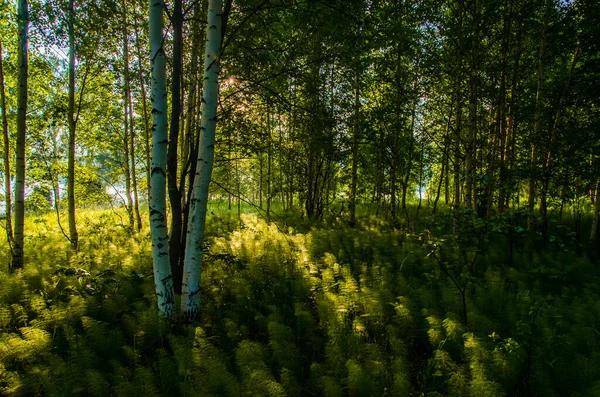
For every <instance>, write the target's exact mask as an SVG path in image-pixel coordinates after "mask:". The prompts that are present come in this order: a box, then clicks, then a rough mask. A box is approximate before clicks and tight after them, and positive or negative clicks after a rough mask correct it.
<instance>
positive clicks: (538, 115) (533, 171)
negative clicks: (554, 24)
mask: <svg viewBox="0 0 600 397" xmlns="http://www.w3.org/2000/svg"><path fill="white" fill-rule="evenodd" d="M550 4H551V1H550V0H546V10H545V11H544V27H543V29H542V37H541V39H540V54H539V57H538V72H537V93H536V96H535V124H534V127H533V136H532V142H531V165H530V171H529V192H528V197H527V211H528V212H529V217H528V218H527V228H528V229H529V230H533V229H534V217H533V210H534V207H535V182H536V179H537V152H536V142H537V140H538V137H539V134H540V129H541V125H542V89H543V87H544V57H545V55H546V36H547V31H548V14H549V12H550V10H549V8H550Z"/></svg>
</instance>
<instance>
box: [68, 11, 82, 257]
mask: <svg viewBox="0 0 600 397" xmlns="http://www.w3.org/2000/svg"><path fill="white" fill-rule="evenodd" d="M74 24H75V1H74V0H70V1H69V111H68V121H69V155H68V161H67V201H68V211H69V240H70V241H71V248H72V249H73V250H74V251H77V246H78V244H79V234H78V233H77V223H76V222H75V128H76V122H75V30H74Z"/></svg>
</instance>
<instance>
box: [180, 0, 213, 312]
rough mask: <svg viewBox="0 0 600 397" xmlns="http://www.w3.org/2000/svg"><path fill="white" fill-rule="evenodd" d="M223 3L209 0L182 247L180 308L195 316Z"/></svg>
mask: <svg viewBox="0 0 600 397" xmlns="http://www.w3.org/2000/svg"><path fill="white" fill-rule="evenodd" d="M222 7H223V5H222V1H221V0H209V2H208V17H207V30H206V53H205V58H204V84H203V91H202V94H203V101H202V108H201V114H202V119H201V121H200V141H199V144H198V159H197V167H196V176H195V178H194V186H193V187H192V198H191V202H190V217H189V221H188V225H187V228H188V229H187V234H188V237H187V242H186V248H185V261H184V265H183V266H184V268H183V288H182V296H181V311H182V312H183V314H184V315H185V316H186V317H188V318H189V319H194V318H197V317H198V314H199V312H200V273H201V270H202V255H203V249H204V247H203V240H204V228H205V223H206V208H207V204H208V187H209V184H210V178H211V174H212V169H213V158H214V150H215V130H216V126H217V102H218V98H219V80H218V78H219V57H220V51H221V24H222Z"/></svg>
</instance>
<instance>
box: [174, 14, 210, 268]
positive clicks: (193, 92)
mask: <svg viewBox="0 0 600 397" xmlns="http://www.w3.org/2000/svg"><path fill="white" fill-rule="evenodd" d="M203 5H204V7H206V2H203ZM200 10H201V9H200V7H199V3H196V5H195V6H194V15H193V20H194V23H193V25H192V30H193V35H192V62H191V76H192V77H191V79H190V80H191V83H190V90H189V93H188V103H187V108H186V111H187V114H186V123H185V132H184V140H185V142H184V150H183V156H182V158H183V161H184V164H185V166H184V167H183V169H182V170H181V176H180V180H179V186H180V193H181V207H182V212H183V223H182V228H184V227H185V225H187V224H188V222H189V215H190V199H191V195H192V186H193V183H194V176H195V172H196V161H195V159H196V157H197V146H198V142H197V139H196V135H197V134H196V130H197V128H196V124H197V118H196V114H197V110H199V108H200V104H199V101H198V99H199V98H198V97H199V95H197V87H196V86H197V85H198V84H200V82H201V81H202V80H201V79H200V76H199V75H198V69H199V68H198V51H199V47H200V46H201V42H202V40H203V39H202V36H203V34H202V33H204V29H202V30H200V29H199V25H200V24H199V23H198V20H199V19H200V18H201V17H202V16H204V13H202V14H200V13H201V11H200ZM202 26H204V24H202ZM200 99H201V98H200ZM186 179H187V180H188V184H187V192H186ZM183 231H184V229H182V234H181V246H182V247H185V246H186V244H187V237H188V236H187V233H183ZM183 261H184V256H183V255H180V257H179V265H178V267H179V268H180V269H183Z"/></svg>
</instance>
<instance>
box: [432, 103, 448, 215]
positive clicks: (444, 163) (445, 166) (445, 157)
mask: <svg viewBox="0 0 600 397" xmlns="http://www.w3.org/2000/svg"><path fill="white" fill-rule="evenodd" d="M451 115H452V110H450V113H449V114H448V120H447V121H446V133H445V134H444V151H443V152H442V170H441V171H440V182H439V184H438V188H437V194H436V195H435V200H434V202H433V215H435V214H436V213H437V206H438V201H439V199H440V194H441V191H442V184H444V181H446V204H448V184H447V183H448V150H449V149H450V148H449V142H450V118H451Z"/></svg>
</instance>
